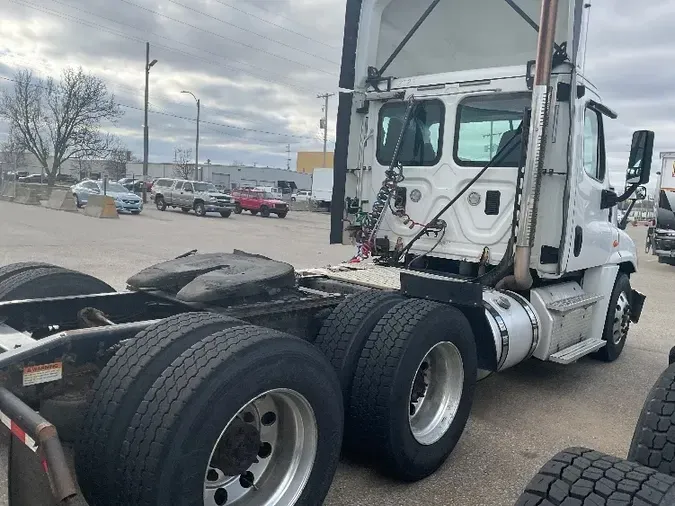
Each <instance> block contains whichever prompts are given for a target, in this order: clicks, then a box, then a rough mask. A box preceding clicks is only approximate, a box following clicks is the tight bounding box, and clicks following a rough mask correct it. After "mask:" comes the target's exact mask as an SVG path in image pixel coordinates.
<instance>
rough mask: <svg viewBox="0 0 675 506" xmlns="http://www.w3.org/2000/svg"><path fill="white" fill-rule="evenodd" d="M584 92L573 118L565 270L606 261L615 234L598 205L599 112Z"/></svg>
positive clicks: (602, 176) (604, 176) (602, 172)
mask: <svg viewBox="0 0 675 506" xmlns="http://www.w3.org/2000/svg"><path fill="white" fill-rule="evenodd" d="M593 98H594V97H593V96H592V95H591V94H590V93H588V92H587V96H586V97H584V99H583V100H584V101H583V102H582V103H581V104H580V106H581V107H579V109H578V114H577V115H576V116H577V117H576V119H575V126H576V132H577V134H576V135H575V144H576V149H575V160H576V162H577V163H576V164H575V167H574V177H575V181H574V183H575V185H574V186H575V189H576V190H575V198H574V205H573V209H572V212H571V213H570V214H571V218H572V230H571V235H570V236H569V237H568V241H567V244H566V250H567V251H566V258H567V266H566V268H565V269H564V270H565V271H566V272H575V271H580V270H584V269H587V268H590V267H597V266H600V265H603V264H605V263H606V262H607V260H608V258H609V256H610V255H611V253H612V250H613V248H614V247H615V246H614V241H615V240H616V238H617V232H616V229H615V228H614V227H613V226H612V222H611V218H610V213H611V209H602V206H601V199H602V191H603V190H606V189H609V180H608V178H609V170H608V168H607V161H606V152H605V135H604V123H603V119H604V117H603V115H602V114H601V113H600V112H599V110H597V108H596V107H594V104H595V103H596V102H594V100H593Z"/></svg>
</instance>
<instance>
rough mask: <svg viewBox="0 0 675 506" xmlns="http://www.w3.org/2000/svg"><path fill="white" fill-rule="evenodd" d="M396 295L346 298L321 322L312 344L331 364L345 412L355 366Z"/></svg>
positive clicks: (365, 294) (397, 298) (378, 293)
mask: <svg viewBox="0 0 675 506" xmlns="http://www.w3.org/2000/svg"><path fill="white" fill-rule="evenodd" d="M402 300H404V299H403V296H401V295H400V294H399V293H398V292H382V291H379V290H373V291H369V292H362V293H357V294H355V295H353V296H351V297H347V298H346V299H345V300H343V301H342V302H341V303H340V304H338V305H337V306H336V307H335V309H333V311H332V312H331V313H330V315H329V316H328V318H326V320H325V321H324V322H323V325H322V326H321V329H320V330H319V333H318V334H317V336H316V339H315V341H314V344H315V345H316V347H317V348H319V350H321V352H322V353H323V354H324V355H325V357H326V358H327V359H328V361H329V362H330V363H331V365H332V366H333V368H334V369H335V372H336V373H337V375H338V379H339V380H340V385H341V386H342V395H343V398H344V400H345V409H346V410H347V411H348V409H349V406H348V403H349V396H350V394H351V389H352V380H353V378H354V373H355V372H356V366H357V364H358V362H359V357H361V352H362V351H363V347H364V346H365V344H366V341H367V340H368V337H369V336H370V333H371V332H372V331H373V329H374V328H375V325H377V322H379V321H380V318H382V317H383V316H384V315H385V314H386V313H387V311H389V310H390V309H391V308H392V307H394V306H395V305H396V304H398V303H399V302H401V301H402Z"/></svg>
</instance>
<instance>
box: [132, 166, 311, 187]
mask: <svg viewBox="0 0 675 506" xmlns="http://www.w3.org/2000/svg"><path fill="white" fill-rule="evenodd" d="M200 170H201V171H203V175H202V177H201V179H202V180H204V181H210V182H212V183H214V184H222V185H226V186H228V187H229V188H238V187H240V186H273V187H280V188H288V187H290V188H293V189H299V190H309V189H310V188H311V187H312V176H311V174H302V173H300V172H296V171H294V170H285V169H277V168H274V167H252V166H246V165H218V164H205V165H203V166H201V167H200ZM142 175H143V164H142V163H127V177H135V178H141V177H142ZM148 176H149V177H150V178H157V177H169V178H171V177H181V176H179V175H178V173H177V172H176V166H175V164H173V163H149V164H148Z"/></svg>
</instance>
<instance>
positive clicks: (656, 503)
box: [516, 448, 675, 506]
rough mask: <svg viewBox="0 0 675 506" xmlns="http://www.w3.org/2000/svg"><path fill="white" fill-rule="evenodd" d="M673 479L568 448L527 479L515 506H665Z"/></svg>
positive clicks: (672, 495)
mask: <svg viewBox="0 0 675 506" xmlns="http://www.w3.org/2000/svg"><path fill="white" fill-rule="evenodd" d="M672 504H675V478H673V477H671V476H668V475H666V474H661V473H658V472H656V471H655V470H653V469H650V468H648V467H645V466H641V465H639V464H636V463H635V462H629V461H627V460H622V459H620V458H617V457H612V456H610V455H605V454H604V453H600V452H597V451H594V450H589V449H588V448H568V449H567V450H564V451H562V452H560V453H558V454H557V455H556V456H555V457H553V458H552V459H551V460H549V461H548V462H547V463H546V464H544V466H543V467H542V468H541V469H540V471H539V473H538V474H536V475H535V476H534V478H532V480H530V482H529V483H528V485H527V487H526V488H525V491H524V492H523V494H522V495H521V496H520V498H519V499H518V501H517V502H516V506H587V505H588V506H667V505H672Z"/></svg>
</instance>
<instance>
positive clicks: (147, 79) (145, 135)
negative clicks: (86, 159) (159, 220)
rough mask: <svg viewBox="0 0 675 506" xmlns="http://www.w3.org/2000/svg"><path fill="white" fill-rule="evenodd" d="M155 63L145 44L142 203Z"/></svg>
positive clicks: (146, 195) (147, 43)
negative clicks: (151, 71) (149, 103)
mask: <svg viewBox="0 0 675 506" xmlns="http://www.w3.org/2000/svg"><path fill="white" fill-rule="evenodd" d="M155 63H157V60H152V61H150V43H149V42H146V43H145V120H144V121H143V203H144V204H145V203H147V202H148V187H147V179H148V147H149V132H148V95H149V86H150V69H151V68H152V66H153V65H154V64H155Z"/></svg>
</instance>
